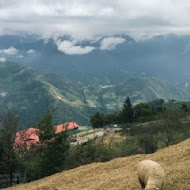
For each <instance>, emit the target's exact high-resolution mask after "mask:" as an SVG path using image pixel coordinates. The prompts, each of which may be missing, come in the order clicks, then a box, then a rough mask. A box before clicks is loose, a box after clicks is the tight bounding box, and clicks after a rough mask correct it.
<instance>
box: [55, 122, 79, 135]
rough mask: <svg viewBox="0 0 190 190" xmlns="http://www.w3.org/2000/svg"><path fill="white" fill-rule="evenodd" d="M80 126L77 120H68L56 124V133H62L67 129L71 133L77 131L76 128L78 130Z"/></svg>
mask: <svg viewBox="0 0 190 190" xmlns="http://www.w3.org/2000/svg"><path fill="white" fill-rule="evenodd" d="M79 128H80V126H79V125H78V124H77V123H75V122H66V123H63V124H60V125H56V126H54V129H55V133H56V134H57V133H61V132H62V131H66V130H67V132H68V133H69V134H72V133H74V132H76V130H78V129H79Z"/></svg>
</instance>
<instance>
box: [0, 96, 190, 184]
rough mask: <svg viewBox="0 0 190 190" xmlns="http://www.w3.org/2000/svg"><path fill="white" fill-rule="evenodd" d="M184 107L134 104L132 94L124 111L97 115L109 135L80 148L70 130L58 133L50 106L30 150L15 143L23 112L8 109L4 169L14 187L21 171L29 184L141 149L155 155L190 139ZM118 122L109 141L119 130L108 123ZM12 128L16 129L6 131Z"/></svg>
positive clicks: (0, 145)
mask: <svg viewBox="0 0 190 190" xmlns="http://www.w3.org/2000/svg"><path fill="white" fill-rule="evenodd" d="M184 107H185V106H182V108H183V109H181V108H179V109H177V110H171V109H166V108H165V104H164V101H163V100H156V101H153V102H150V103H139V104H137V105H135V106H132V105H131V102H130V98H129V97H127V98H126V101H125V102H124V105H123V108H122V109H121V110H120V111H118V112H115V113H112V114H105V113H100V112H97V113H96V114H94V115H92V116H91V123H92V126H93V127H94V128H98V127H100V128H102V127H104V128H105V129H104V130H105V135H104V136H103V137H96V138H94V139H92V140H89V141H88V142H86V143H83V144H77V145H75V146H70V142H71V141H72V139H73V137H71V138H70V137H69V136H67V135H66V133H64V132H63V133H60V134H55V131H54V129H53V126H54V124H53V117H54V113H55V112H54V109H48V110H47V111H46V113H45V114H44V115H43V116H40V117H38V121H37V122H38V127H39V129H40V132H39V138H40V144H38V145H36V146H32V147H30V148H28V147H27V146H22V147H20V148H19V149H17V150H16V151H15V150H14V149H13V148H12V147H13V142H14V135H15V132H16V131H15V130H16V128H17V123H18V116H17V115H16V114H14V113H11V114H10V113H9V112H6V113H4V114H3V115H2V120H1V129H2V133H1V135H2V137H1V141H0V167H1V168H3V167H4V170H2V169H1V170H0V171H2V172H4V173H7V174H8V173H10V178H9V179H10V183H9V185H11V183H12V182H11V175H13V173H19V174H21V175H22V176H23V182H28V181H33V180H36V179H40V178H42V177H45V176H49V175H51V174H54V173H57V172H60V171H62V170H68V169H72V168H76V167H78V166H81V165H85V164H90V163H93V162H105V161H109V160H112V159H114V158H118V157H125V156H130V155H134V154H138V153H145V154H146V153H154V152H156V151H157V150H159V149H161V148H165V147H168V146H170V145H173V144H177V143H179V142H181V141H183V140H185V139H187V138H189V137H190V128H189V127H190V123H189V120H188V115H189V111H188V110H189V109H188V106H187V109H184ZM113 124H118V125H119V126H121V128H122V130H121V131H120V132H119V133H118V135H119V136H120V139H119V140H117V141H115V140H112V139H110V140H106V138H107V135H109V134H110V133H113V132H109V131H110V130H111V128H110V129H109V127H108V126H112V125H113ZM107 127H108V128H107ZM7 128H8V129H10V130H5V129H7ZM111 131H112V130H111ZM7 150H9V151H8V153H9V154H8V155H7ZM0 174H2V173H1V172H0Z"/></svg>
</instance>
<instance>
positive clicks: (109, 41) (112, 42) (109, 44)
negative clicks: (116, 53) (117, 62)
mask: <svg viewBox="0 0 190 190" xmlns="http://www.w3.org/2000/svg"><path fill="white" fill-rule="evenodd" d="M124 42H125V39H124V38H120V37H109V38H104V39H103V40H102V41H101V45H100V49H101V50H112V49H115V47H116V45H118V44H122V43H124Z"/></svg>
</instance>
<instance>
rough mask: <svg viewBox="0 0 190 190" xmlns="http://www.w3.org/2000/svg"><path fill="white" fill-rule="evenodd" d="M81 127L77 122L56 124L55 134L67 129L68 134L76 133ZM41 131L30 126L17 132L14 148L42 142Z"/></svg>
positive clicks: (28, 147) (27, 146)
mask: <svg viewBox="0 0 190 190" xmlns="http://www.w3.org/2000/svg"><path fill="white" fill-rule="evenodd" d="M79 127H80V126H79V125H78V124H77V123H75V122H66V123H63V124H60V125H56V126H54V129H55V134H58V133H61V132H63V131H67V134H73V133H76V131H77V130H78V129H79ZM39 132H40V129H36V128H28V129H25V130H23V131H19V132H17V133H16V137H15V142H14V149H16V148H19V147H26V148H27V149H30V148H31V147H32V146H34V145H37V144H40V139H39Z"/></svg>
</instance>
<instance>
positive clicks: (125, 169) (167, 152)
mask: <svg viewBox="0 0 190 190" xmlns="http://www.w3.org/2000/svg"><path fill="white" fill-rule="evenodd" d="M143 159H152V160H155V161H157V162H159V163H160V164H161V165H162V166H163V168H164V170H165V173H166V189H167V190H173V189H178V190H182V189H183V190H188V189H190V140H186V141H184V142H182V143H180V144H178V145H174V146H171V147H169V148H165V149H163V150H160V151H158V152H156V153H154V154H150V155H136V156H130V157H126V158H119V159H115V160H112V161H110V162H107V163H94V164H90V165H86V166H82V167H79V168H76V169H73V170H69V171H64V172H62V173H58V174H55V175H53V176H50V177H47V178H44V179H41V180H38V181H34V182H31V183H28V184H25V185H18V186H15V187H12V188H7V190H28V189H30V190H108V189H109V190H137V189H140V186H139V184H138V180H137V174H136V165H137V163H138V162H139V161H140V160H143Z"/></svg>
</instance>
